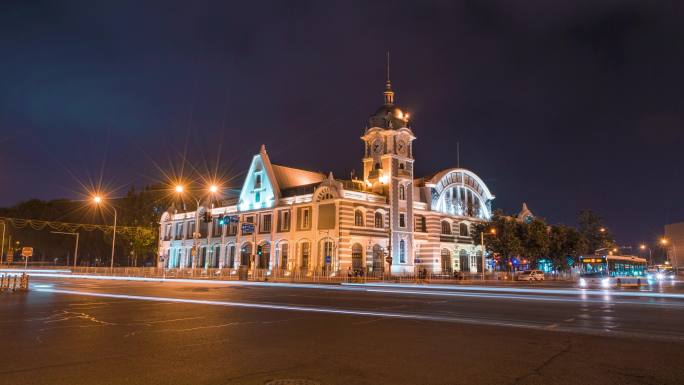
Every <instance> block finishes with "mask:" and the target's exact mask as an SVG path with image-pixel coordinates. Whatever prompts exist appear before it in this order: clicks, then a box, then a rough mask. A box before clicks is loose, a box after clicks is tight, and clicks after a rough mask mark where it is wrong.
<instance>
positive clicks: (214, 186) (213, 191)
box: [209, 184, 218, 194]
mask: <svg viewBox="0 0 684 385" xmlns="http://www.w3.org/2000/svg"><path fill="white" fill-rule="evenodd" d="M209 192H210V193H212V194H216V193H217V192H218V186H217V185H215V184H212V185H211V186H209Z"/></svg>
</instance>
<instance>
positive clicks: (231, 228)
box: [226, 217, 238, 236]
mask: <svg viewBox="0 0 684 385" xmlns="http://www.w3.org/2000/svg"><path fill="white" fill-rule="evenodd" d="M236 219H237V218H236V217H231V220H230V221H229V222H228V225H227V227H228V230H227V231H226V235H232V236H235V235H237V226H238V224H237V221H236Z"/></svg>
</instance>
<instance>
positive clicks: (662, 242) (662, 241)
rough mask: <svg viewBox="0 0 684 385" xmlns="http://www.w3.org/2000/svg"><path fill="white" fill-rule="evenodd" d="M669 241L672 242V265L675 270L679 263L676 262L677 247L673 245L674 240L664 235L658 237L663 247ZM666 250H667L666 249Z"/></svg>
mask: <svg viewBox="0 0 684 385" xmlns="http://www.w3.org/2000/svg"><path fill="white" fill-rule="evenodd" d="M670 243H671V244H672V254H673V255H674V263H673V264H672V265H673V267H674V268H675V271H676V270H677V268H678V267H679V263H678V261H677V247H676V246H675V243H674V241H672V240H670V239H667V238H665V237H663V238H661V239H660V244H661V245H663V247H666V246H667V245H668V244H670ZM666 251H667V250H666ZM668 257H669V253H668ZM668 259H669V258H668Z"/></svg>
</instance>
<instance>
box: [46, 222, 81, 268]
mask: <svg viewBox="0 0 684 385" xmlns="http://www.w3.org/2000/svg"><path fill="white" fill-rule="evenodd" d="M51 233H53V234H64V235H75V236H76V247H75V248H74V269H75V268H76V259H77V258H78V233H67V232H63V231H51ZM68 265H69V261H68V258H67V266H68Z"/></svg>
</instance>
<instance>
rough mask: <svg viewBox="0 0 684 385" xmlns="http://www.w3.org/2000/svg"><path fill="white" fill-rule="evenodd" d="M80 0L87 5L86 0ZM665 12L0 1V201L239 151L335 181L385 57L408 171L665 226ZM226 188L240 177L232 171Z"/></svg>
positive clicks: (677, 215) (471, 5)
mask: <svg viewBox="0 0 684 385" xmlns="http://www.w3.org/2000/svg"><path fill="white" fill-rule="evenodd" d="M98 3H99V4H98ZM514 3H518V4H516V5H514ZM682 20H684V7H683V6H682V3H681V2H676V1H673V2H671V3H670V2H667V1H643V0H641V1H626V0H620V1H597V0H593V1H558V0H557V1H543V0H539V1H519V2H513V1H510V0H503V1H482V0H474V1H443V2H434V3H428V2H424V1H421V2H418V1H416V2H406V3H404V2H386V3H385V2H379V1H370V2H365V1H362V2H337V3H336V2H330V1H310V2H305V1H282V2H272V3H271V2H258V1H250V2H240V3H237V2H236V3H234V4H228V2H222V1H214V2H206V3H205V2H200V1H187V2H179V1H168V0H167V1H158V2H143V1H132V2H124V1H116V2H114V1H109V2H104V1H103V2H97V1H82V2H80V1H72V2H59V1H7V0H5V1H3V2H2V3H1V4H0V206H8V205H12V204H15V203H18V202H19V201H22V200H25V199H28V198H41V199H52V198H79V197H81V196H82V194H83V188H82V187H81V185H80V183H83V184H85V185H87V186H89V185H91V184H97V183H98V181H99V180H100V178H101V179H102V183H103V184H104V185H106V186H108V188H110V189H113V190H114V191H115V193H116V194H120V195H123V194H124V193H125V191H126V190H127V188H128V186H130V185H131V184H134V185H137V186H142V185H145V184H149V183H156V182H160V181H164V180H165V177H164V174H163V172H166V173H172V174H175V175H178V174H179V173H180V169H181V164H182V159H183V156H184V154H185V156H186V158H187V160H188V164H190V165H186V166H185V168H184V171H183V173H184V175H189V174H190V172H191V171H192V170H193V168H194V169H195V170H196V172H195V174H205V175H206V174H207V173H209V172H214V170H218V173H219V174H220V175H223V176H228V177H232V179H231V184H232V185H235V186H238V185H239V184H240V183H241V181H242V180H241V177H242V176H243V175H244V172H245V171H246V170H245V169H246V167H247V165H248V162H249V161H250V159H251V155H253V154H255V153H257V152H258V150H259V146H260V145H261V144H262V143H264V144H266V147H267V150H268V152H269V154H270V156H271V160H272V162H273V163H275V164H285V165H289V166H294V167H302V168H307V169H312V170H320V171H324V172H328V171H333V172H334V173H335V175H336V176H337V177H340V178H348V177H349V175H350V171H351V170H352V169H354V168H355V169H356V170H357V172H360V171H361V170H362V167H361V156H362V150H363V146H362V142H361V141H360V140H359V136H360V135H362V132H363V129H364V125H365V123H366V119H367V117H368V116H369V115H370V114H371V113H373V112H374V111H375V110H376V109H377V108H378V107H379V106H380V105H381V104H382V100H383V99H382V91H383V87H384V81H385V52H386V51H388V50H389V51H390V52H391V77H392V84H393V86H394V90H395V92H396V101H397V104H398V105H400V106H402V107H404V108H405V109H406V110H408V111H409V112H410V113H411V115H412V125H413V126H412V128H413V130H414V132H415V134H416V136H417V137H418V140H417V141H416V147H415V158H416V163H415V166H416V175H417V176H423V175H426V174H430V173H433V172H435V171H437V170H440V169H444V168H448V167H454V166H456V162H457V160H456V143H457V142H460V149H461V166H462V167H466V168H469V169H471V170H473V171H474V172H476V173H477V174H478V175H480V176H481V177H482V178H483V179H484V181H485V183H487V184H488V185H489V187H490V189H491V190H492V191H493V193H494V194H496V196H497V198H496V200H495V201H494V206H495V207H496V208H501V209H503V210H505V211H506V212H509V213H511V212H517V211H518V210H519V208H520V206H521V204H522V202H527V204H528V205H529V207H530V209H531V210H532V211H533V212H534V213H535V214H537V215H538V216H541V217H544V218H546V220H547V221H549V222H551V223H565V224H571V225H572V224H574V223H575V218H576V213H577V211H578V210H580V209H584V208H590V209H593V210H595V211H596V212H597V213H598V214H600V215H601V216H603V217H604V218H605V219H606V221H607V224H608V227H609V228H610V229H611V230H612V231H613V232H614V233H615V235H616V237H617V239H618V241H619V243H620V244H629V243H635V242H640V241H652V240H653V239H655V238H656V237H657V236H658V235H659V234H661V233H662V231H663V230H662V225H663V224H665V223H668V222H675V221H681V220H684V206H682V205H681V200H682V196H683V194H682V193H683V192H684V171H682V169H683V168H684V157H683V156H682V150H683V149H684V116H683V111H682V106H684V75H683V73H684V23H683V22H682ZM238 187H239V186H238Z"/></svg>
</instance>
